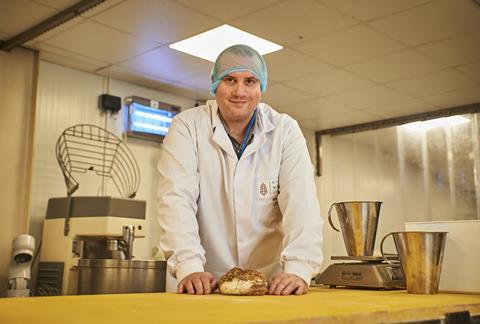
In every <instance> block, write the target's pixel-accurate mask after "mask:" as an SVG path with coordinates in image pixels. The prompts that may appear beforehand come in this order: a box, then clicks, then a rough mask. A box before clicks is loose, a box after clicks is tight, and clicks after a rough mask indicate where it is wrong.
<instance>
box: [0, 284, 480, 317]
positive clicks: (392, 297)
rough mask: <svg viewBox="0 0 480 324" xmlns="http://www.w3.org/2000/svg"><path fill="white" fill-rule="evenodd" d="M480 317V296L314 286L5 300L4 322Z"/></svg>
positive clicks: (0, 305) (1, 305)
mask: <svg viewBox="0 0 480 324" xmlns="http://www.w3.org/2000/svg"><path fill="white" fill-rule="evenodd" d="M462 311H468V312H469V313H470V315H471V316H475V317H476V316H480V294H451V293H440V294H437V295H413V294H408V293H407V292H406V291H405V290H391V291H381V290H355V289H341V288H337V289H329V288H320V287H312V288H310V291H309V292H308V294H306V295H301V296H268V295H264V296H226V295H220V294H217V293H215V294H211V295H202V296H195V295H187V294H175V293H150V294H117V295H82V296H54V297H29V298H0V323H2V324H10V323H39V324H40V323H48V324H50V323H71V324H76V323H78V324H84V323H92V324H95V323H102V324H104V323H115V324H121V323H129V324H131V323H262V322H270V323H367V322H368V323H385V322H390V323H396V322H406V321H410V322H412V321H421V320H431V319H442V318H444V316H445V314H446V313H455V312H462Z"/></svg>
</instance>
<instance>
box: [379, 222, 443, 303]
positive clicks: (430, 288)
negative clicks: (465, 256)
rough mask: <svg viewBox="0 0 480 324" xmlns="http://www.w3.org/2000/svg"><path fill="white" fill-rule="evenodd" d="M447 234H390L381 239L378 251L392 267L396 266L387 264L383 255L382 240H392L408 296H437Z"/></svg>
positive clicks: (416, 232) (385, 258) (391, 262)
mask: <svg viewBox="0 0 480 324" xmlns="http://www.w3.org/2000/svg"><path fill="white" fill-rule="evenodd" d="M447 233H448V232H418V231H415V232H414V231H412V232H392V233H389V234H387V235H385V236H384V237H383V239H382V241H381V243H380V251H381V253H382V256H383V258H384V260H385V261H386V262H388V263H389V264H393V263H395V262H394V261H391V260H389V259H388V258H387V257H386V256H385V253H384V252H383V243H384V242H385V239H386V238H387V237H388V236H390V235H392V236H393V240H394V242H395V247H396V248H397V251H398V255H399V258H400V263H401V265H402V269H403V272H404V274H405V281H406V285H407V291H408V293H409V294H437V293H438V285H439V283H440V274H441V270H442V260H443V251H444V249H445V239H446V236H447ZM396 264H398V262H397V263H396Z"/></svg>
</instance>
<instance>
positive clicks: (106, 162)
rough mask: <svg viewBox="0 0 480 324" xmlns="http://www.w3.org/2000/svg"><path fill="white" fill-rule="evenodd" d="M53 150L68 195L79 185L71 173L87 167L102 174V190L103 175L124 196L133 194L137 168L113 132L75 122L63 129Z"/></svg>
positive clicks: (80, 171) (138, 177) (132, 195)
mask: <svg viewBox="0 0 480 324" xmlns="http://www.w3.org/2000/svg"><path fill="white" fill-rule="evenodd" d="M55 150H56V155H57V161H58V164H59V165H60V168H61V169H62V172H63V177H64V178H65V184H66V185H67V195H68V196H69V197H70V196H71V195H72V194H73V193H74V192H75V191H76V190H77V189H78V188H79V183H78V181H77V180H76V179H75V178H74V177H73V174H74V173H86V172H87V171H93V172H95V174H96V175H98V176H100V177H102V192H103V188H104V184H105V179H111V180H112V181H113V183H114V184H115V187H116V188H117V190H118V192H119V194H120V195H121V196H122V197H123V198H134V197H135V195H136V193H137V190H138V187H139V185H140V170H139V168H138V164H137V161H136V160H135V158H134V156H133V154H132V152H131V151H130V149H129V148H128V146H127V145H126V144H125V143H124V142H123V141H122V140H121V139H120V138H119V137H117V136H116V135H115V134H113V133H111V132H109V131H107V130H105V129H103V128H100V127H98V126H95V125H89V124H79V125H74V126H71V127H69V128H67V129H65V130H64V131H63V133H62V134H61V135H60V137H59V138H58V140H57V144H56V149H55Z"/></svg>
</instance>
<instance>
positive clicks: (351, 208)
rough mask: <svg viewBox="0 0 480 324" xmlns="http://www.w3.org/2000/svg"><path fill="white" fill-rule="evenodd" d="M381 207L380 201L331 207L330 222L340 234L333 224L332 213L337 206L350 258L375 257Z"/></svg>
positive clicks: (338, 203)
mask: <svg viewBox="0 0 480 324" xmlns="http://www.w3.org/2000/svg"><path fill="white" fill-rule="evenodd" d="M381 205H382V202H380V201H347V202H337V203H333V204H332V205H331V206H330V209H329V210H328V222H329V223H330V226H332V228H333V229H334V230H336V231H337V232H340V230H338V229H337V228H336V227H335V225H333V222H332V215H331V212H332V209H333V206H335V209H336V211H337V216H338V219H339V221H340V227H341V229H342V230H341V232H342V235H343V241H344V242H345V248H346V249H347V253H348V255H349V256H371V255H373V248H374V246H375V236H376V235H377V226H378V218H379V216H380V207H381Z"/></svg>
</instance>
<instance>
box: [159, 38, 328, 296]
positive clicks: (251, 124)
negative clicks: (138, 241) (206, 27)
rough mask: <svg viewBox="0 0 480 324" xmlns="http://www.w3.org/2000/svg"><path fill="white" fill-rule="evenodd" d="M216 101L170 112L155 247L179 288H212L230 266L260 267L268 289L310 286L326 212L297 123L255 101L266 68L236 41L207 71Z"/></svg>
mask: <svg viewBox="0 0 480 324" xmlns="http://www.w3.org/2000/svg"><path fill="white" fill-rule="evenodd" d="M211 81H212V84H211V92H212V93H213V94H215V99H216V100H211V101H208V102H207V104H206V105H204V106H200V107H196V108H193V109H189V110H186V111H184V112H182V113H180V114H179V115H177V116H176V117H175V119H174V121H173V123H172V126H171V128H170V130H169V132H168V135H167V136H166V138H165V140H164V142H163V145H162V152H161V157H160V161H159V163H158V170H159V172H160V180H159V185H158V194H157V202H158V220H159V224H160V229H161V233H160V246H161V248H162V250H163V251H164V253H165V255H166V257H167V260H168V269H169V272H170V273H171V274H172V275H173V276H174V277H176V278H177V282H178V287H177V292H178V293H189V294H209V293H211V292H213V291H214V290H215V289H216V286H217V279H218V278H219V277H220V276H222V275H223V274H225V273H226V272H228V271H229V270H230V269H232V268H233V267H240V268H243V269H252V270H257V271H260V272H262V273H263V274H264V275H265V276H266V277H267V278H268V279H269V293H270V294H272V295H290V294H297V295H301V294H304V293H306V292H307V291H308V287H309V284H310V279H311V278H312V277H313V276H315V275H316V274H317V273H318V272H319V270H320V266H321V263H322V260H323V254H322V226H323V219H322V218H321V216H320V209H319V206H318V200H317V196H316V190H315V182H314V177H313V168H312V164H311V160H310V157H309V154H308V150H307V146H306V142H305V138H304V137H303V135H302V133H301V131H300V128H299V127H298V124H297V123H296V122H295V121H294V120H293V119H292V118H291V117H289V116H288V115H286V114H280V113H278V112H276V111H275V110H273V109H272V108H271V107H269V106H268V105H267V104H265V103H261V102H260V101H261V95H262V92H264V91H265V90H266V87H267V67H266V64H265V61H264V59H263V58H262V56H261V55H260V54H258V53H257V52H256V51H255V50H254V49H253V48H251V47H248V46H246V45H234V46H232V47H229V48H227V49H226V50H224V51H223V52H222V53H221V54H220V55H219V56H218V58H217V60H216V62H215V65H214V67H213V69H212V73H211Z"/></svg>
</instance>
